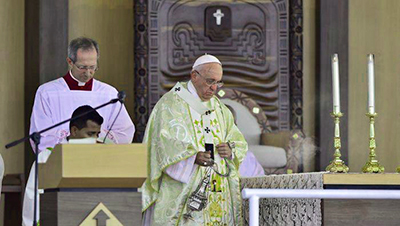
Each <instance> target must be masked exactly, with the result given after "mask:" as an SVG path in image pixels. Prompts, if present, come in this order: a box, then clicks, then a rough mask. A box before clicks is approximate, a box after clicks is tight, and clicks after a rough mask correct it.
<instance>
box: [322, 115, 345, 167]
mask: <svg viewBox="0 0 400 226" xmlns="http://www.w3.org/2000/svg"><path fill="white" fill-rule="evenodd" d="M331 116H332V117H333V118H334V119H335V137H334V147H335V153H334V154H333V156H334V157H335V158H334V159H333V160H332V161H331V162H330V164H329V165H328V166H327V167H326V169H325V170H326V171H329V172H332V173H347V172H349V167H348V166H346V164H344V161H343V160H341V159H340V157H341V156H342V154H341V153H340V148H341V142H340V127H339V124H340V117H342V116H343V114H342V113H341V112H336V113H335V112H333V113H332V114H331Z"/></svg>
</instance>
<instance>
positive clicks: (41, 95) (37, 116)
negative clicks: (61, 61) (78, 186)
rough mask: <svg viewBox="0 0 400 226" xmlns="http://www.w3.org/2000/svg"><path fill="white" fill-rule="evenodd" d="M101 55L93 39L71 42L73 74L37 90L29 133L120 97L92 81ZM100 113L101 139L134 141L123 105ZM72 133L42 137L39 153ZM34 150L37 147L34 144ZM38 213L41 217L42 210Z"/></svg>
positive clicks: (28, 218) (28, 208)
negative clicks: (83, 108) (79, 111)
mask: <svg viewBox="0 0 400 226" xmlns="http://www.w3.org/2000/svg"><path fill="white" fill-rule="evenodd" d="M99 56H100V55H99V47H98V44H97V42H96V41H94V40H92V39H89V38H85V37H81V38H77V39H74V40H72V41H71V42H70V44H69V46H68V57H67V63H68V65H69V67H70V71H68V73H67V74H66V75H64V76H63V77H61V78H58V79H56V80H53V81H50V82H47V83H45V84H43V85H41V86H40V87H39V88H38V90H37V92H36V96H35V101H34V105H33V110H32V115H31V124H30V131H29V132H30V133H33V132H37V131H40V130H43V129H45V128H47V127H49V126H51V125H54V124H56V123H58V122H61V121H63V120H65V119H68V118H70V117H71V115H72V112H73V111H74V110H75V109H76V108H78V107H79V106H82V105H89V106H91V107H97V106H99V105H101V104H103V103H106V102H109V101H110V100H111V99H115V98H117V94H118V91H117V90H116V89H115V88H114V87H112V86H110V85H108V84H106V83H103V82H101V81H98V80H96V79H94V78H93V77H94V74H95V72H96V71H97V70H98V59H99ZM97 111H98V113H99V114H100V115H101V116H102V117H103V118H104V122H103V124H102V126H101V133H100V137H104V136H105V135H106V134H108V135H107V139H110V140H112V141H113V142H114V143H117V144H124V143H125V144H127V143H131V142H132V139H133V135H134V133H135V126H134V124H133V122H132V120H131V118H130V116H129V115H128V112H127V110H126V108H125V106H124V105H121V103H120V102H117V103H115V104H110V105H108V106H106V107H104V108H101V109H98V110H97ZM114 120H115V123H114V124H113V122H114ZM112 124H113V125H112ZM111 125H112V128H111ZM69 134H70V131H69V124H68V123H66V124H63V125H61V126H59V127H57V128H55V129H52V130H49V131H47V132H45V133H43V134H41V140H40V145H39V152H42V151H44V150H47V148H54V147H55V146H56V144H59V143H61V142H62V141H63V140H65V139H66V137H67V136H68V135H69ZM32 147H33V148H34V145H33V143H32ZM48 156H49V153H47V154H45V155H42V156H39V162H45V161H46V160H47V158H48ZM32 169H33V168H32ZM32 169H31V173H30V177H29V179H28V183H27V191H26V194H25V198H24V207H23V225H26V226H31V225H32V224H33V202H32V203H27V202H26V201H27V200H33V194H34V193H33V190H32V191H29V190H28V187H29V183H33V182H34V180H33V179H34V177H33V170H32ZM37 214H38V215H37V216H39V211H38V212H37ZM37 219H38V217H37Z"/></svg>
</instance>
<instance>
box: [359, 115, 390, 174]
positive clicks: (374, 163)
mask: <svg viewBox="0 0 400 226" xmlns="http://www.w3.org/2000/svg"><path fill="white" fill-rule="evenodd" d="M366 115H367V117H369V161H368V162H367V163H365V165H364V167H363V168H362V172H363V173H383V172H384V171H385V168H384V167H383V166H381V165H380V164H379V161H378V160H376V159H375V158H376V153H375V149H376V143H375V126H374V124H375V117H376V116H377V115H378V114H377V113H367V114H366Z"/></svg>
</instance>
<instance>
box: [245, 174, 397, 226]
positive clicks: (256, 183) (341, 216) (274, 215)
mask: <svg viewBox="0 0 400 226" xmlns="http://www.w3.org/2000/svg"><path fill="white" fill-rule="evenodd" d="M241 186H242V189H243V188H267V189H268V188H270V189H374V190H376V189H379V190H381V189H382V190H400V175H399V174H394V173H386V174H361V173H348V174H333V173H327V172H317V173H300V174H284V175H268V176H264V177H255V178H242V179H241ZM399 211H400V200H339V199H326V200H323V199H322V200H321V199H260V218H259V222H260V225H399V222H400V214H398V213H399ZM243 212H244V218H245V222H246V224H248V222H249V203H248V200H244V201H243Z"/></svg>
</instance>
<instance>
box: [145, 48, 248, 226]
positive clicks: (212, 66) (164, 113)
mask: <svg viewBox="0 0 400 226" xmlns="http://www.w3.org/2000/svg"><path fill="white" fill-rule="evenodd" d="M221 79H222V66H221V63H220V62H219V60H218V59H217V58H216V57H214V56H211V55H203V56H201V57H199V58H198V59H197V60H196V62H195V64H194V66H193V70H192V73H191V81H189V82H188V83H177V84H176V85H175V86H174V87H173V88H172V89H171V90H170V91H169V92H168V93H166V94H165V95H164V96H163V97H162V98H161V99H160V100H159V102H158V103H157V104H156V106H155V107H154V109H153V111H152V113H151V115H150V118H149V122H148V124H147V127H146V133H145V138H144V141H143V142H145V143H146V144H147V151H148V163H147V170H148V175H147V179H146V181H145V183H144V184H143V187H142V211H143V212H144V218H143V224H144V225H163V226H166V225H210V226H211V225H227V226H228V225H229V226H230V225H242V224H243V220H242V208H241V205H242V199H241V193H240V184H239V173H238V170H239V165H240V163H241V162H242V161H243V159H244V157H245V156H246V152H247V143H246V141H245V139H244V137H243V135H242V134H241V133H240V131H239V129H238V128H237V127H236V125H235V123H234V119H233V116H232V114H231V112H230V110H229V109H228V108H227V107H226V106H225V105H224V104H223V103H221V102H220V100H219V99H218V98H217V97H216V96H214V94H215V92H216V90H217V87H221V86H222V85H223V83H222V81H221ZM206 144H207V145H209V144H212V145H211V146H212V147H211V149H212V150H213V152H214V160H212V159H211V154H210V152H209V151H206V149H207V150H209V146H208V148H206V147H205V146H206Z"/></svg>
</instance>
